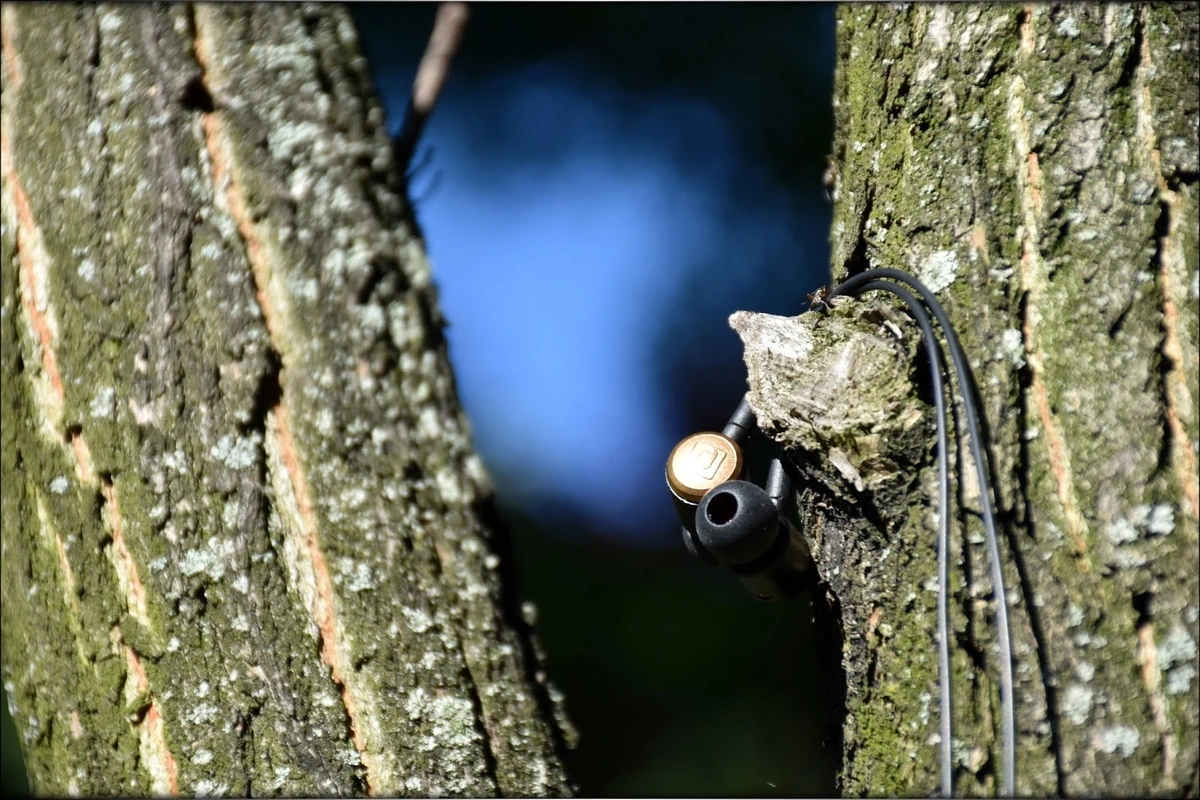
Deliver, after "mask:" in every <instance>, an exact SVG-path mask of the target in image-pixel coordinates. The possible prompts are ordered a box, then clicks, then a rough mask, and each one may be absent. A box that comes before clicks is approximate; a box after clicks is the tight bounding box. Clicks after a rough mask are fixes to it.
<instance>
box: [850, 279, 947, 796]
mask: <svg viewBox="0 0 1200 800" xmlns="http://www.w3.org/2000/svg"><path fill="white" fill-rule="evenodd" d="M853 291H854V294H855V295H858V294H860V293H862V292H870V291H884V292H891V293H892V294H894V295H895V296H896V297H898V298H900V300H901V301H903V302H904V304H905V305H906V306H908V311H909V314H910V315H911V316H912V318H913V320H914V321H916V323H917V326H918V327H919V328H920V329H921V335H922V338H923V339H924V340H925V352H926V354H927V355H928V358H929V380H930V384H931V388H932V391H933V406H934V415H935V416H936V417H937V448H938V534H937V574H938V593H937V637H938V645H937V647H938V722H939V734H940V736H941V744H940V754H941V759H940V762H941V786H942V796H943V797H951V796H952V795H953V793H954V777H953V761H952V757H951V716H950V624H949V611H948V609H947V595H948V593H949V591H950V587H949V578H950V569H949V546H950V468H949V463H948V462H949V460H950V456H949V447H950V445H949V437H948V436H947V434H946V416H947V415H946V400H945V386H944V381H943V371H944V369H945V365H944V363H943V358H942V348H941V345H940V344H939V343H938V339H937V334H935V333H934V330H933V322H932V321H931V320H930V318H929V312H928V311H926V310H925V306H923V305H921V301H920V300H918V299H917V298H916V297H915V296H913V294H912V292H909V291H908V290H907V289H905V288H904V287H903V286H899V285H897V284H895V283H892V282H890V281H870V282H868V283H866V284H863V285H862V286H860V287H858V289H857V290H853Z"/></svg>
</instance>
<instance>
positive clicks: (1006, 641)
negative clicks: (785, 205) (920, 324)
mask: <svg viewBox="0 0 1200 800" xmlns="http://www.w3.org/2000/svg"><path fill="white" fill-rule="evenodd" d="M880 280H894V281H897V282H899V283H903V284H906V285H907V286H909V287H911V288H912V289H913V290H915V291H916V292H917V294H919V295H920V296H921V299H922V300H923V301H924V302H925V305H926V306H928V307H929V310H930V311H931V312H932V313H933V316H934V318H936V319H937V321H938V324H939V325H940V326H941V328H942V333H943V334H944V335H945V337H946V345H947V347H948V348H949V350H950V360H951V362H952V363H953V365H954V371H955V373H956V377H957V379H958V386H959V394H960V396H961V398H962V403H963V409H964V411H965V414H966V418H967V433H968V438H969V442H970V447H971V457H972V459H973V460H974V461H975V474H976V478H977V479H978V482H979V498H980V506H981V508H982V511H983V527H984V535H985V539H986V541H987V549H988V559H989V561H990V562H991V576H992V587H993V590H994V591H995V593H996V640H997V644H998V645H999V648H1000V705H1001V717H1002V719H1001V728H1002V748H1003V752H1004V765H1003V770H1002V772H1001V780H1000V795H1001V796H1005V797H1011V796H1012V794H1013V787H1014V784H1015V779H1016V719H1015V713H1014V707H1013V675H1012V642H1011V639H1010V636H1009V625H1008V595H1007V594H1006V592H1005V589H1004V573H1003V569H1002V566H1001V563H1000V545H999V542H998V538H997V536H996V519H995V512H994V510H993V508H992V500H991V488H990V487H991V481H990V480H989V476H988V468H987V462H986V460H985V459H984V455H983V445H982V439H983V437H982V436H981V435H980V432H979V419H978V412H977V409H976V406H975V398H974V392H973V384H972V381H971V370H970V365H969V364H968V363H967V359H966V356H965V355H964V354H963V350H962V346H961V345H960V344H959V341H958V336H957V334H955V332H954V326H953V325H951V324H950V318H949V317H948V316H947V314H946V310H945V309H944V308H942V304H941V303H940V302H938V299H937V297H936V296H935V295H934V294H933V292H931V291H930V290H929V289H928V288H927V287H926V286H925V284H923V283H921V281H919V280H917V279H916V278H915V277H913V276H912V275H909V274H908V273H907V272H902V271H900V270H898V269H890V268H886V267H885V268H879V269H869V270H867V271H865V272H860V273H859V274H857V275H853V276H851V277H849V278H847V279H846V280H844V281H843V282H842V283H840V284H838V285H837V286H836V287H834V289H833V290H832V291H831V292H830V297H836V296H838V295H846V296H854V294H857V291H865V289H864V287H865V286H867V285H869V284H872V283H876V282H878V281H880ZM880 288H883V287H880ZM856 290H857V291H856ZM888 291H893V290H892V289H890V288H889V289H888ZM893 293H894V292H893Z"/></svg>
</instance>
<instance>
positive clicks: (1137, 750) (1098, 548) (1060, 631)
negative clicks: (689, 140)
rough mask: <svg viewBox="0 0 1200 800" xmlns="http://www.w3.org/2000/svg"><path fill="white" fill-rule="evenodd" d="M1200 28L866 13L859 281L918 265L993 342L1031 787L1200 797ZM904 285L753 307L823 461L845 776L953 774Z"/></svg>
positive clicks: (847, 19)
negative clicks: (789, 309)
mask: <svg viewBox="0 0 1200 800" xmlns="http://www.w3.org/2000/svg"><path fill="white" fill-rule="evenodd" d="M1198 28H1200V23H1198V13H1197V6H1196V5H1195V4H1194V3H1193V4H1177V5H1167V4H1161V5H1152V6H1133V7H1131V6H1129V5H1107V6H1104V5H1093V4H1080V5H1075V6H1043V5H1038V6H1024V7H1022V6H1019V5H1009V4H996V5H964V6H959V5H939V6H934V5H922V4H916V5H901V4H890V5H886V6H885V5H857V4H854V5H848V6H845V7H843V8H842V9H841V10H840V12H839V15H838V30H837V36H838V64H837V81H836V97H835V104H836V127H837V134H836V162H837V167H838V170H839V173H840V178H839V180H838V185H837V187H836V190H835V194H836V201H835V211H834V223H833V234H832V252H833V256H834V259H833V267H834V269H833V271H834V277H835V279H842V278H845V277H846V276H847V275H851V274H854V273H857V272H861V271H863V270H865V269H867V268H870V267H894V268H899V269H903V270H906V271H909V272H912V273H914V274H916V275H917V276H919V277H920V278H922V279H923V280H924V281H925V282H926V283H927V284H928V285H929V286H930V288H931V289H933V290H935V291H936V292H937V294H938V295H939V297H940V299H941V301H942V302H943V303H944V304H945V306H946V307H947V310H948V312H949V315H950V317H951V318H952V320H953V322H954V324H955V326H956V328H957V330H958V333H959V335H960V337H961V339H962V341H963V346H964V348H965V349H966V351H967V354H968V357H969V359H970V360H971V365H972V368H973V371H974V375H975V380H976V382H977V385H978V392H979V395H980V397H981V400H982V404H983V410H984V413H985V414H986V416H987V419H988V422H989V423H990V426H989V429H988V430H987V431H986V432H985V437H986V438H987V452H988V457H989V460H990V463H991V465H992V468H993V475H994V483H995V489H996V495H997V501H998V513H999V514H1000V516H1001V526H1002V528H1003V532H1004V533H1005V534H1007V536H1005V537H1004V538H1005V540H1006V541H1005V542H1002V548H1001V549H1002V552H1003V554H1004V561H1005V564H1004V576H1005V582H1006V585H1007V587H1008V592H1007V594H1008V600H1009V602H1010V604H1011V607H1012V613H1011V620H1012V622H1011V627H1012V636H1013V642H1014V651H1015V656H1014V658H1015V676H1016V678H1015V679H1016V691H1015V697H1016V713H1017V735H1018V742H1017V750H1018V755H1017V763H1018V781H1017V791H1018V793H1020V794H1032V795H1048V794H1057V793H1061V794H1074V795H1079V794H1089V795H1096V794H1141V793H1161V794H1177V793H1178V794H1193V795H1194V794H1195V793H1196V791H1197V786H1198V783H1197V768H1198V767H1197V758H1198V756H1197V753H1198V750H1200V743H1198V741H1197V731H1198V729H1200V701H1198V698H1197V666H1198V665H1197V648H1196V642H1197V639H1200V631H1198V624H1197V616H1198V609H1200V584H1198V578H1197V569H1198V568H1197V563H1198V549H1200V548H1198V545H1197V508H1198V506H1200V500H1198V498H1197V491H1198V489H1197V470H1196V463H1197V447H1198V444H1197V441H1198V438H1200V410H1198V408H1197V402H1198V400H1200V389H1198V387H1197V305H1198V303H1197V295H1198V293H1200V290H1198V288H1197V274H1198V273H1197V266H1198V261H1200V259H1198V257H1197V251H1198V248H1197V224H1198V221H1197V208H1198V205H1197V202H1198V197H1197V183H1196V178H1197V173H1198V167H1197V157H1198V155H1197V154H1198V151H1200V147H1198V143H1197V123H1198V106H1200V98H1198V96H1197V89H1196V87H1197V83H1198V82H1200V66H1198V65H1200V58H1198V54H1197V34H1198V32H1200V31H1198ZM893 306H894V304H892V303H890V302H887V301H884V300H883V299H882V298H879V297H870V296H868V297H866V298H864V299H863V300H859V301H849V302H847V303H845V304H843V305H840V306H839V307H837V308H836V309H834V310H833V311H832V312H829V313H826V314H818V313H809V314H805V315H802V316H801V317H800V318H798V319H797V320H786V321H784V320H781V319H780V318H764V317H763V316H762V315H735V318H734V319H733V320H732V322H733V324H734V326H735V327H736V328H738V329H739V331H740V332H741V334H742V336H743V339H744V341H745V342H746V347H747V354H746V359H747V365H748V367H749V372H750V388H751V395H750V396H751V403H752V405H753V406H754V408H755V410H756V411H758V412H759V419H760V422H761V424H762V425H763V426H764V427H765V428H766V429H767V430H769V431H770V432H772V433H773V434H774V435H775V436H776V437H777V438H778V439H779V440H780V441H781V442H783V443H784V444H785V446H786V447H787V448H788V450H789V454H790V456H791V458H792V460H793V462H794V463H795V464H796V466H797V467H798V469H799V470H800V471H801V472H802V473H803V474H804V475H805V476H806V477H807V479H808V480H807V483H806V484H805V485H804V487H803V489H802V491H801V494H800V498H799V500H800V504H801V516H802V518H803V520H804V522H805V526H806V532H807V536H808V538H809V542H810V545H811V546H812V549H813V552H814V554H816V556H817V562H818V566H819V571H820V574H821V578H822V580H823V581H824V582H825V584H826V587H827V594H828V598H829V606H830V612H831V614H832V615H834V617H835V622H837V623H838V624H840V626H841V628H840V630H841V633H842V636H843V641H842V642H841V644H842V647H843V650H842V664H841V666H842V672H841V673H840V675H839V676H838V680H840V681H842V682H843V683H844V685H843V687H842V688H843V689H844V691H842V692H839V693H837V694H838V701H839V705H840V708H838V709H837V710H838V711H839V715H838V716H839V721H840V722H843V723H844V724H843V726H842V735H843V753H844V764H843V781H844V790H845V791H846V793H848V794H893V795H906V794H913V793H928V792H934V791H936V789H937V780H938V778H937V775H938V773H937V764H938V758H937V745H938V742H939V739H938V734H937V722H938V712H937V709H938V705H937V679H936V670H937V659H936V657H935V652H936V650H935V633H936V629H935V625H934V620H935V605H934V604H935V597H936V594H935V592H936V589H937V579H936V574H937V573H936V559H935V540H934V529H935V524H936V523H935V520H936V489H935V487H936V483H935V478H934V471H933V465H934V461H933V452H932V449H931V447H930V445H931V443H932V436H931V433H930V432H931V430H932V427H931V426H932V423H931V416H930V414H929V407H928V403H927V400H918V398H920V397H922V396H924V397H926V398H927V396H928V395H927V391H928V390H927V389H926V390H922V389H921V387H920V385H919V383H920V381H919V377H920V375H921V374H922V373H921V372H919V371H918V372H913V369H914V367H913V366H912V359H911V356H910V353H912V352H914V351H915V349H916V348H915V346H914V343H913V339H914V338H915V336H916V332H915V328H914V327H913V326H911V324H909V323H907V322H905V321H903V320H904V317H903V316H902V315H896V314H891V312H889V311H888V309H889V308H891V307H893ZM889 314H891V316H893V317H894V319H890V320H885V317H886V316H888V315H889ZM896 332H899V333H900V334H902V338H901V339H900V340H899V341H897V339H896ZM848 359H853V360H852V361H851V360H848ZM847 365H849V367H848V369H847V368H846V367H847ZM922 391H924V392H925V394H924V395H923V394H922ZM914 403H916V404H917V406H916V407H914ZM914 431H916V432H919V433H920V434H921V435H920V436H917V437H914V436H913V435H912V434H913V432H914ZM914 441H917V442H918V445H916V446H914ZM921 442H924V444H920V443H921ZM957 450H958V457H957V463H958V468H959V469H965V472H964V474H965V475H968V476H972V475H973V471H972V468H971V466H970V464H969V462H967V459H968V455H967V453H966V450H965V445H964V444H963V443H962V441H961V440H960V442H959V446H958V448H957ZM952 455H953V454H952ZM978 491H979V490H978V486H977V485H976V481H975V480H974V479H973V478H971V477H968V478H967V479H965V480H964V481H963V484H962V485H960V486H959V487H958V492H957V495H958V502H959V503H961V504H962V505H963V506H965V510H963V511H961V512H956V516H955V526H956V528H957V529H958V530H960V531H961V530H963V528H965V533H964V534H962V535H961V536H957V537H955V539H956V541H955V542H954V545H953V547H952V553H951V555H952V561H951V565H952V580H951V586H950V590H951V627H952V635H951V645H952V667H951V674H952V685H953V692H952V695H953V714H952V718H953V722H954V731H955V735H954V741H953V752H954V758H955V766H956V773H957V784H956V791H958V792H960V793H963V794H986V793H989V792H992V791H994V790H995V787H996V783H995V781H996V774H997V773H998V770H999V767H1000V763H999V762H1000V759H1001V753H1000V751H999V733H998V729H999V712H1000V706H999V695H998V689H997V682H996V681H997V679H996V675H997V662H996V653H997V651H996V646H995V636H994V629H993V612H994V597H993V596H992V594H991V582H990V580H989V577H988V572H987V559H986V552H985V549H984V546H983V537H982V525H981V523H980V521H979V516H978V515H979V504H978V496H979V495H978Z"/></svg>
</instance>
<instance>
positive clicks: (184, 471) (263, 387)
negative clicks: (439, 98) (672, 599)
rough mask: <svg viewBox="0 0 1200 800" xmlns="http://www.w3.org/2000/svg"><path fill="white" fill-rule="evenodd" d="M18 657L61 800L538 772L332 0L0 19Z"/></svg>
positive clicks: (39, 786)
mask: <svg viewBox="0 0 1200 800" xmlns="http://www.w3.org/2000/svg"><path fill="white" fill-rule="evenodd" d="M3 13H4V41H3V81H4V83H3V95H2V100H3V114H4V120H5V125H4V134H3V136H4V142H3V158H4V167H3V206H4V208H3V216H4V220H3V222H4V230H3V280H2V289H3V298H2V299H3V306H2V308H3V317H2V320H0V333H2V337H3V338H2V342H3V347H4V351H3V352H4V358H3V361H4V367H3V368H4V384H3V393H4V399H3V404H2V413H3V423H4V424H3V429H4V433H3V436H4V440H3V476H4V481H3V492H2V498H3V504H2V513H3V539H2V541H3V548H4V559H3V570H4V588H3V592H4V594H3V597H4V603H3V606H2V608H3V615H4V655H3V665H4V675H5V681H6V689H7V690H8V695H9V698H10V702H11V703H12V707H13V708H12V710H13V716H14V719H15V720H16V721H17V724H18V728H19V730H21V731H22V733H23V736H24V745H25V747H24V750H25V753H26V757H27V764H28V767H29V772H30V777H31V781H32V784H33V787H34V789H35V790H36V791H39V792H48V793H55V794H66V793H83V794H144V793H186V794H214V793H215V794H220V793H229V794H239V795H248V794H260V793H262V794H273V793H282V794H288V795H311V794H321V795H334V794H338V795H341V794H354V793H363V792H367V793H372V794H396V793H408V794H431V793H434V794H445V793H450V794H471V795H485V794H496V793H504V794H521V795H540V794H560V793H562V792H565V791H567V790H568V789H569V786H568V785H567V783H566V780H565V777H564V775H563V770H562V765H561V760H560V757H559V752H558V750H559V747H560V746H561V738H560V734H559V733H558V731H557V730H556V729H555V727H554V724H553V721H552V720H551V716H552V714H551V711H552V704H551V703H550V701H549V697H548V692H547V688H546V686H545V685H544V683H543V681H544V677H543V676H544V672H543V671H542V670H541V669H540V668H539V665H538V664H537V663H536V657H535V653H534V649H533V642H532V641H531V639H530V636H531V633H530V631H529V630H528V626H527V625H526V624H525V623H524V622H523V621H522V619H521V616H520V613H519V603H517V602H516V601H515V599H514V597H513V596H512V593H511V592H510V591H505V589H504V587H503V586H502V585H501V581H500V579H499V577H498V567H499V566H501V564H500V559H501V557H502V556H506V555H507V554H506V552H505V544H504V541H503V540H502V538H500V537H501V535H502V531H500V530H498V529H497V528H496V527H495V526H494V525H493V522H494V518H493V515H491V514H490V513H489V504H490V491H491V490H490V487H489V485H488V480H487V476H486V474H485V473H484V471H483V468H482V465H481V463H480V462H479V459H478V457H477V456H476V455H475V454H474V451H473V448H472V445H471V442H470V436H469V428H468V426H467V423H466V421H465V419H464V418H463V415H462V412H461V409H460V407H459V405H458V401H457V398H456V396H455V392H454V387H453V378H452V374H451V371H450V367H449V364H448V362H447V359H446V351H445V345H444V341H443V339H442V337H441V324H442V323H441V318H440V316H439V313H438V310H437V300H436V294H435V292H434V289H433V286H432V282H431V278H430V272H429V265H428V262H427V261H426V259H425V255H424V249H423V245H422V243H421V241H420V239H419V238H418V237H417V236H416V234H415V233H414V228H413V224H412V220H411V215H410V212H409V209H408V207H407V205H406V201H405V199H404V197H403V195H402V190H401V187H400V181H399V179H398V176H397V174H396V173H397V169H396V166H395V165H394V164H393V163H392V161H391V153H390V147H389V142H388V136H387V132H386V129H385V126H384V120H383V113H382V109H381V107H380V104H379V100H378V97H377V96H376V95H375V93H374V89H373V88H372V86H371V81H370V76H369V74H368V72H367V70H366V64H365V60H364V58H363V56H362V55H361V52H360V49H359V45H358V42H357V36H356V34H355V32H354V29H353V26H352V24H351V22H350V19H349V16H348V15H347V13H346V12H345V10H344V9H340V8H337V7H333V6H293V5H287V6H241V7H238V6H203V5H201V6H196V7H193V6H190V5H176V6H169V7H150V6H104V5H102V6H97V7H75V6H66V5H37V6H13V5H10V4H6V5H5V6H4V12H3Z"/></svg>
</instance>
